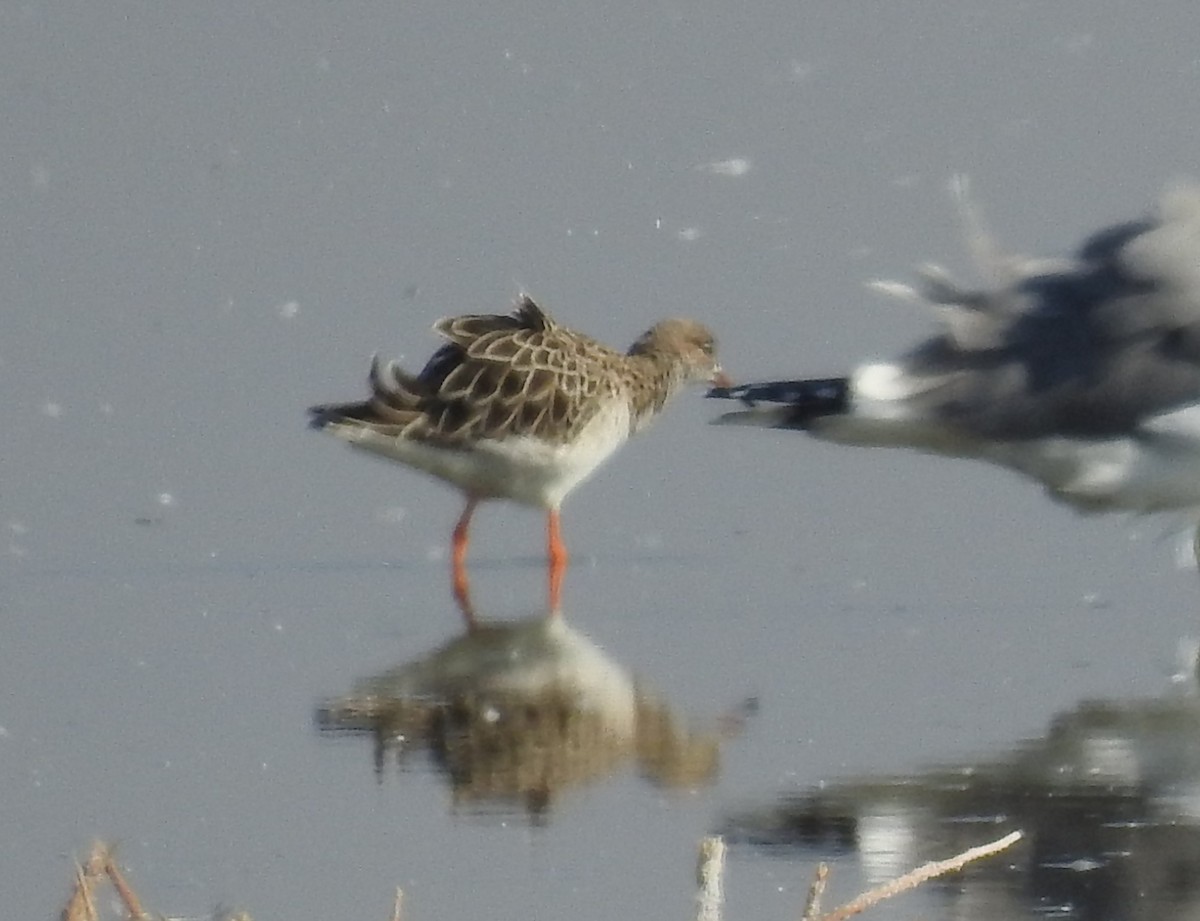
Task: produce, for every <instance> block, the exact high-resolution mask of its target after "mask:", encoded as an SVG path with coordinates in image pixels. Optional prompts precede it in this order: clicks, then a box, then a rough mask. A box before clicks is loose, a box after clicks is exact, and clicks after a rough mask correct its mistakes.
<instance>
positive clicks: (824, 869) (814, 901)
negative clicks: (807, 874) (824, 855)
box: [801, 863, 829, 921]
mask: <svg viewBox="0 0 1200 921" xmlns="http://www.w3.org/2000/svg"><path fill="white" fill-rule="evenodd" d="M827 879H829V865H828V864H826V863H819V864H817V872H816V873H814V874H813V881H812V885H811V886H809V887H808V898H807V899H806V900H805V902H804V914H803V915H801V918H802V921H816V919H817V918H818V917H819V916H820V914H821V896H822V895H823V894H824V893H825V881H826V880H827Z"/></svg>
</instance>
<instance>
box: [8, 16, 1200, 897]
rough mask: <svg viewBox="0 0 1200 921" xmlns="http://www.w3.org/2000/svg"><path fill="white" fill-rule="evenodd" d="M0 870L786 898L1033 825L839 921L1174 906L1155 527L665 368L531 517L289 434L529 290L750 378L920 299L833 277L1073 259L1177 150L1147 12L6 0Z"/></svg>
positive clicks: (1168, 601)
mask: <svg viewBox="0 0 1200 921" xmlns="http://www.w3.org/2000/svg"><path fill="white" fill-rule="evenodd" d="M0 21H2V26H3V27H2V28H0V52H2V53H0V73H2V74H3V76H4V77H5V78H6V80H5V85H6V86H7V87H9V88H10V91H9V92H8V93H6V94H4V98H3V100H0V108H2V111H3V115H4V120H5V124H6V126H8V127H7V130H6V132H5V140H4V142H3V143H4V147H5V154H6V156H5V158H4V165H3V167H2V170H0V181H2V182H3V189H4V197H5V215H6V227H7V231H8V232H7V235H6V239H7V241H8V246H7V247H6V248H5V257H4V265H5V271H4V272H0V303H2V304H3V307H2V308H0V382H2V384H3V390H4V394H5V399H4V401H2V404H0V421H2V423H3V426H4V430H5V431H6V433H7V437H6V441H5V446H4V448H3V450H0V483H3V488H2V489H0V527H2V528H3V537H4V539H3V541H0V549H3V551H4V552H3V554H2V555H0V612H2V615H3V617H2V622H3V624H4V626H3V641H2V642H0V777H3V780H4V782H3V785H2V787H0V822H3V825H4V827H5V829H7V830H8V833H7V834H5V835H4V836H3V840H2V842H0V868H2V869H0V891H3V892H4V912H3V913H4V914H5V916H8V917H14V918H39V917H43V918H44V917H51V916H54V914H55V913H56V912H57V911H58V910H59V909H60V908H61V905H62V902H63V899H64V898H65V894H66V890H67V887H68V883H69V880H70V878H71V873H72V872H73V871H72V866H73V864H72V858H73V857H74V856H76V855H79V854H81V853H83V852H84V851H85V850H86V848H87V846H88V844H89V842H90V841H91V840H92V839H93V838H94V837H103V838H105V839H110V840H115V841H116V842H118V844H119V848H120V851H119V853H120V857H121V859H122V861H123V863H124V864H125V866H126V867H128V869H129V871H130V874H131V876H132V878H133V880H134V882H135V884H136V885H137V886H138V888H139V889H140V891H141V892H142V895H143V896H144V898H145V899H146V901H147V903H148V904H149V905H151V906H153V907H154V908H156V909H158V910H162V911H165V912H169V913H172V914H177V915H184V916H196V915H201V914H204V913H205V912H209V911H211V910H212V909H213V908H214V907H216V906H218V905H220V904H227V905H229V904H231V905H237V906H241V907H245V908H246V909H248V910H249V911H251V912H252V914H253V915H254V916H255V917H256V918H328V917H356V918H359V917H360V918H382V917H386V916H387V915H386V912H388V911H389V910H390V903H391V898H392V891H393V887H395V886H397V885H398V886H402V887H404V889H405V892H406V894H407V901H406V912H407V915H406V916H407V917H410V918H416V919H421V918H434V917H436V918H468V917H482V916H487V917H491V918H495V919H497V921H502V919H522V921H527V919H530V918H557V917H564V916H570V917H573V918H578V919H580V921H586V919H589V918H613V917H622V918H636V917H646V918H667V917H689V916H690V915H691V913H692V910H693V909H692V901H691V899H692V893H693V888H694V864H695V853H696V846H697V843H698V841H699V839H700V837H701V836H702V835H704V834H706V833H709V832H712V831H723V832H725V833H727V834H728V836H729V838H730V841H731V843H732V845H733V847H732V851H731V856H730V864H729V868H728V877H727V889H728V897H729V906H728V917H729V918H731V919H733V918H747V919H749V918H768V917H773V918H779V917H794V916H795V915H796V914H797V913H798V911H799V909H800V906H801V904H802V902H803V898H804V893H805V891H806V889H807V886H808V881H809V879H810V877H811V873H812V868H813V867H814V865H815V864H816V863H817V862H818V861H819V860H827V861H829V862H830V863H831V865H832V867H833V881H832V885H831V891H830V894H829V896H828V897H827V901H828V902H829V903H830V904H833V903H834V902H836V901H837V900H839V899H841V898H845V897H849V896H850V895H852V894H854V893H855V892H857V891H858V888H859V887H860V886H862V885H865V884H866V883H869V882H875V881H878V880H880V879H883V878H886V877H888V876H889V875H891V874H893V873H895V872H899V871H901V870H903V869H906V868H908V867H910V866H912V865H913V864H915V863H918V862H920V861H922V860H926V859H930V858H934V857H941V856H946V855H948V854H949V853H951V852H953V851H955V850H957V849H959V848H962V847H966V846H968V845H970V844H974V843H977V842H979V841H983V840H989V839H991V838H994V837H998V836H999V835H1000V834H1002V833H1003V832H1005V831H1007V830H1009V829H1010V828H1012V827H1021V828H1023V829H1024V830H1025V831H1026V833H1027V836H1028V837H1027V840H1026V842H1025V843H1024V844H1022V845H1021V846H1020V847H1018V848H1017V849H1014V850H1013V851H1012V852H1011V853H1010V854H1008V855H1006V856H1005V857H1001V858H997V859H995V860H992V861H990V862H988V863H987V864H986V865H984V864H981V865H979V866H978V867H977V868H976V869H974V870H972V871H970V872H968V873H967V874H965V875H963V876H960V877H956V878H954V879H952V880H950V881H948V882H945V883H942V884H939V885H935V886H929V887H927V888H925V889H924V890H923V891H921V892H918V893H916V894H914V895H911V896H906V897H905V898H904V899H903V900H898V901H896V902H895V903H892V904H889V905H886V906H883V907H881V908H879V909H876V910H875V911H874V912H873V914H874V916H875V917H876V918H879V919H889V918H912V917H929V918H935V917H949V916H958V915H961V916H964V917H971V918H974V919H978V918H981V917H995V918H1005V919H1016V918H1023V917H1030V916H1040V915H1065V916H1070V917H1085V918H1117V917H1120V918H1129V917H1147V918H1149V917H1154V918H1155V919H1156V921H1161V919H1164V918H1172V917H1191V916H1193V915H1194V914H1195V912H1196V907H1195V904H1194V902H1195V885H1194V883H1193V882H1192V880H1193V879H1196V878H1200V852H1198V850H1197V841H1196V834H1195V831H1194V830H1195V829H1196V828H1197V827H1198V822H1197V815H1200V806H1198V805H1197V792H1196V791H1197V790H1198V789H1200V787H1198V786H1197V776H1198V765H1197V757H1198V755H1197V751H1196V746H1195V743H1194V739H1195V738H1196V729H1197V719H1198V716H1197V712H1196V704H1195V699H1194V698H1193V697H1191V696H1189V694H1188V690H1187V688H1185V687H1180V686H1178V684H1176V683H1174V682H1172V680H1171V676H1172V674H1173V673H1174V672H1175V670H1176V648H1177V645H1178V643H1179V641H1180V640H1181V639H1182V638H1185V637H1188V636H1195V635H1198V634H1200V587H1198V586H1197V584H1196V582H1197V579H1196V576H1195V573H1192V572H1186V571H1179V570H1177V569H1176V567H1175V563H1174V537H1173V534H1174V529H1175V527H1176V523H1173V522H1171V521H1158V520H1123V519H1120V518H1104V519H1083V518H1078V517H1076V516H1075V515H1073V514H1072V513H1070V512H1068V511H1064V510H1062V509H1060V508H1057V507H1054V506H1052V505H1051V504H1050V503H1048V502H1046V501H1045V499H1044V498H1043V497H1042V496H1041V495H1039V493H1038V491H1037V490H1036V489H1035V488H1034V487H1032V486H1029V485H1027V484H1024V483H1021V482H1019V481H1017V480H1015V479H1014V478H1012V477H1011V476H1009V475H1006V474H1003V473H1000V472H997V471H992V470H988V469H983V468H975V467H972V466H971V465H969V464H965V463H955V462H952V461H936V460H932V459H928V458H921V457H917V456H909V455H905V454H898V453H888V452H870V451H859V452H855V451H849V450H839V449H837V448H835V447H831V446H825V445H818V444H808V443H805V442H804V441H803V439H801V438H799V437H798V436H795V435H788V434H774V433H764V432H747V431H730V430H725V429H714V428H710V427H708V426H707V425H706V422H707V421H708V420H709V419H710V418H711V417H712V416H714V415H715V414H716V412H717V409H716V408H714V407H713V406H711V405H706V404H705V402H704V401H703V400H702V399H701V398H700V397H699V395H698V394H693V395H690V396H687V397H684V398H681V400H680V402H679V405H678V406H676V407H674V409H673V411H672V412H671V413H669V414H668V416H667V417H666V418H664V419H663V420H662V422H661V423H660V424H659V425H657V426H656V428H655V429H654V430H652V431H651V432H650V433H648V434H647V435H646V436H645V437H644V438H641V439H639V440H638V441H636V442H634V443H633V444H631V445H629V447H628V448H627V449H626V450H625V451H623V452H622V453H621V454H620V455H619V456H618V457H617V458H615V459H614V460H613V462H612V463H611V464H609V465H608V466H607V467H605V468H604V469H603V470H601V471H600V472H599V473H598V474H597V476H596V477H595V478H594V479H593V480H592V481H591V482H590V483H589V484H588V485H587V486H585V487H584V488H582V489H581V490H580V491H579V492H578V493H577V494H576V495H574V496H573V497H572V498H571V500H570V501H569V502H568V503H567V505H566V508H565V511H564V527H565V533H566V540H567V543H568V545H569V547H570V549H571V551H572V554H573V557H572V566H571V570H570V572H569V573H568V577H567V583H566V589H565V606H564V616H563V618H562V620H561V621H558V622H553V623H546V622H545V619H544V614H545V612H544V610H543V609H542V608H541V605H542V603H543V599H544V597H545V576H544V571H543V569H542V564H541V560H540V554H541V552H542V521H541V519H540V517H539V516H538V515H537V514H535V513H533V512H530V511H528V510H522V509H518V508H514V507H510V506H501V505H497V506H492V507H485V508H483V509H482V510H481V511H480V513H479V515H478V516H477V519H476V529H475V535H474V542H473V547H472V553H473V559H472V573H473V578H474V593H475V600H476V604H477V607H478V609H479V614H480V617H481V619H482V620H484V621H486V622H487V623H488V624H489V626H486V627H485V628H483V629H481V630H479V631H476V632H475V633H474V634H470V635H468V634H467V633H466V632H465V631H464V625H463V623H462V620H461V618H460V616H459V614H458V612H457V611H456V609H455V607H454V605H453V603H452V601H451V598H450V595H449V586H448V572H447V569H448V564H447V561H446V558H445V555H446V547H447V544H448V540H449V532H450V528H451V526H452V523H453V521H454V518H455V516H456V515H457V513H458V508H459V507H458V498H457V497H456V496H454V495H453V494H452V493H451V492H450V491H448V490H446V489H445V488H444V487H442V486H440V485H439V484H436V483H433V482H429V481H426V480H425V479H423V478H421V477H420V476H418V475H416V474H411V473H408V472H406V471H403V470H400V469H397V468H394V467H389V466H388V465H386V464H383V463H379V462H373V461H371V460H369V459H366V458H363V457H360V456H355V455H352V454H351V453H350V452H348V451H346V450H345V449H344V448H343V447H342V446H341V445H339V444H337V443H335V442H334V440H333V439H329V438H321V437H319V436H317V435H314V434H312V433H310V432H308V431H306V430H305V429H304V418H303V409H304V407H306V406H307V405H309V404H311V403H314V402H318V401H321V400H329V399H338V398H343V397H346V398H349V397H353V396H354V395H356V394H357V393H359V392H360V388H361V387H362V386H363V385H362V378H363V376H364V375H365V371H366V367H367V359H368V357H369V355H370V354H371V352H372V351H374V350H380V351H382V352H384V353H386V354H389V355H398V356H403V357H404V358H405V359H406V360H407V361H408V362H410V363H411V364H417V363H419V362H420V361H421V360H422V359H423V358H424V357H425V356H426V354H427V353H428V351H429V350H430V349H431V348H432V347H433V345H434V341H433V339H432V338H431V336H430V335H429V334H428V332H427V330H428V327H429V325H430V324H431V323H432V322H433V321H434V320H435V319H437V318H438V317H440V316H442V315H444V314H446V313H450V312H458V311H484V310H493V309H505V308H506V307H507V306H508V305H509V304H510V303H511V301H512V298H513V297H514V296H515V294H516V293H517V292H518V290H521V289H523V288H524V289H527V290H529V291H530V292H531V293H532V294H533V295H534V296H536V297H538V298H539V300H540V301H541V302H543V303H544V305H545V306H546V307H547V308H548V309H549V310H551V311H552V312H553V313H555V315H557V316H558V317H559V318H560V319H563V320H564V321H567V322H570V323H571V324H572V325H575V326H578V327H580V328H581V329H584V330H585V331H587V332H589V333H591V334H593V335H596V336H597V337H600V338H603V339H606V340H609V341H612V342H614V343H618V344H625V343H628V342H630V341H632V340H633V338H634V337H636V335H638V334H639V333H640V332H641V331H642V330H643V329H645V328H646V327H647V326H648V325H649V324H650V323H651V322H652V321H653V320H654V319H656V318H658V317H661V316H666V315H672V314H688V315H693V316H696V317H697V318H698V319H701V320H703V321H704V322H706V323H709V324H710V325H711V326H712V327H713V328H714V329H716V330H717V332H718V334H719V336H720V339H721V349H722V353H723V359H724V362H725V364H726V367H727V369H728V370H729V371H730V372H731V373H732V374H734V375H735V376H738V377H743V378H746V377H758V376H766V375H773V374H781V373H799V372H806V371H811V372H812V373H814V374H831V373H837V372H839V371H841V370H843V369H844V368H845V367H846V366H848V365H849V363H851V362H852V361H854V360H856V359H858V358H860V357H864V356H877V355H880V354H887V353H888V352H889V351H892V350H895V349H898V348H900V347H902V346H903V345H904V344H905V343H906V342H908V341H909V340H910V339H912V338H913V337H915V336H917V335H920V334H922V333H923V332H925V331H926V330H927V329H928V328H929V327H928V323H929V322H930V318H928V317H925V316H922V315H919V314H918V313H916V312H910V311H908V310H906V309H905V308H903V307H897V306H895V305H891V304H886V303H880V302H879V301H878V300H877V299H875V298H874V297H873V296H872V295H870V294H868V293H867V292H866V291H864V289H863V287H862V283H863V282H864V281H867V280H870V279H872V278H877V277H881V276H882V277H889V278H892V277H901V278H902V277H905V275H906V273H907V272H908V271H909V267H910V266H912V265H914V264H916V263H919V262H922V261H926V260H930V259H937V260H941V261H944V262H947V263H949V264H950V265H951V266H953V267H954V268H955V269H956V270H963V269H965V268H966V266H965V265H964V260H963V258H962V257H961V255H960V253H961V248H960V247H959V245H958V243H959V241H958V234H957V230H956V228H955V226H954V222H953V217H952V213H951V209H950V207H949V205H948V200H947V196H946V195H945V192H944V188H945V184H946V181H947V179H948V177H949V176H951V175H952V174H953V173H955V172H959V171H963V170H966V171H968V172H970V173H971V175H972V177H973V178H974V180H975V188H976V189H977V191H978V194H979V197H980V198H981V199H982V202H983V205H984V208H985V212H986V214H987V215H988V217H989V218H990V220H991V222H992V224H993V225H994V226H995V228H996V230H997V232H998V234H999V236H1000V237H1001V239H1002V240H1004V241H1006V242H1010V243H1011V244H1013V245H1014V247H1015V248H1017V249H1021V250H1025V251H1035V252H1049V253H1054V252H1061V251H1062V250H1064V249H1066V248H1069V247H1071V246H1072V245H1074V243H1075V242H1076V241H1077V240H1078V239H1079V238H1080V237H1081V235H1082V234H1083V233H1084V232H1086V231H1087V230H1088V229H1091V228H1094V227H1098V226H1100V225H1102V224H1104V223H1107V222H1111V221H1113V220H1119V219H1123V218H1126V217H1131V216H1134V215H1136V214H1138V213H1140V212H1141V211H1142V210H1143V209H1144V208H1146V207H1148V206H1149V205H1150V203H1151V202H1152V201H1153V200H1154V197H1155V195H1156V194H1157V192H1158V190H1159V189H1160V188H1161V186H1162V184H1163V183H1164V182H1165V181H1167V180H1168V179H1170V178H1171V177H1173V176H1176V175H1180V174H1186V173H1191V174H1195V173H1196V172H1197V167H1196V163H1195V151H1196V150H1197V149H1200V137H1198V134H1200V125H1198V123H1197V122H1196V120H1195V119H1194V118H1193V117H1191V113H1192V112H1193V111H1194V107H1195V99H1196V92H1197V81H1198V80H1200V70H1198V69H1197V67H1196V59H1195V57H1196V56H1195V49H1194V41H1193V40H1192V36H1194V35H1196V34H1197V29H1200V13H1197V12H1194V11H1192V10H1191V8H1190V7H1183V6H1181V7H1179V8H1178V9H1177V10H1175V11H1173V12H1172V11H1168V10H1166V9H1165V8H1163V9H1160V10H1158V12H1157V13H1156V15H1155V16H1154V17H1151V16H1147V15H1145V14H1144V13H1143V12H1142V11H1140V10H1135V9H1133V8H1132V7H1129V8H1126V7H1125V6H1121V5H1117V4H1102V5H1095V4H1076V3H1064V4H1055V5H1053V6H1044V5H1015V4H1014V5H1009V6H1001V7H996V6H995V5H993V4H948V3H947V4H936V3H935V4H926V5H922V6H919V7H906V8H905V9H904V10H900V9H896V10H894V11H889V10H882V9H871V10H865V9H859V8H856V7H852V6H848V5H847V6H837V7H832V6H831V7H829V8H828V9H827V10H825V9H823V10H801V9H798V8H794V7H793V6H792V5H788V4H767V5H766V6H763V7H761V8H756V9H755V10H753V11H745V10H739V11H738V12H737V14H736V16H735V15H734V12H733V8H732V7H726V6H722V5H720V4H701V5H699V6H680V5H678V4H671V3H657V4H651V5H649V6H645V5H642V6H638V5H629V6H628V7H625V8H622V7H619V6H618V7H612V6H611V5H609V6H605V7H604V8H603V9H601V8H599V7H597V8H595V9H589V8H574V7H564V6H561V5H545V4H537V3H528V4H525V3H508V4H502V5H500V6H495V5H492V6H489V8H488V9H487V10H484V11H480V10H472V11H471V14H470V15H463V14H462V12H461V11H456V10H454V9H453V8H452V7H450V6H443V5H429V6H427V7H423V8H419V7H412V6H403V7H400V6H398V7H394V8H389V9H387V10H376V11H374V12H372V13H365V12H363V13H355V12H351V11H348V10H342V9H341V8H335V7H330V6H328V5H326V4H312V3H300V4H288V5H283V4H272V3H263V4H258V5H255V6H252V7H246V6H244V5H242V4H215V5H214V4H210V5H207V6H205V7H203V8H200V7H196V8H194V9H193V8H188V9H186V10H178V9H177V10H172V11H169V10H166V9H165V8H161V7H159V6H157V5H152V4H136V3H135V4H123V5H113V4H89V5H76V6H71V5H69V4H68V5H59V6H45V5H38V4H25V5H15V6H13V7H11V8H9V9H7V10H6V11H5V12H3V13H0Z"/></svg>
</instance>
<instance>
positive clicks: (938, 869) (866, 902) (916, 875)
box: [821, 831, 1021, 921]
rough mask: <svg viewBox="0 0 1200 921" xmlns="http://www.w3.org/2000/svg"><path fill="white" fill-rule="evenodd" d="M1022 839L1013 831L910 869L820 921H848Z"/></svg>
mask: <svg viewBox="0 0 1200 921" xmlns="http://www.w3.org/2000/svg"><path fill="white" fill-rule="evenodd" d="M1019 840H1021V832H1019V831H1014V832H1012V833H1011V834H1007V835H1005V836H1004V837H1003V838H1000V839H999V840H998V841H993V842H991V843H990V844H981V845H979V847H973V848H969V849H967V850H965V851H963V852H962V853H961V854H959V855H958V856H957V857H951V858H950V859H949V860H934V861H931V862H930V863H927V864H923V865H922V866H919V867H917V868H916V869H915V870H910V871H909V872H908V873H905V874H904V875H903V876H900V877H897V878H896V879H894V880H891V881H890V882H887V883H884V884H883V885H882V886H877V887H876V888H874V889H871V890H869V891H867V892H864V893H863V894H862V895H860V896H858V897H857V898H855V899H852V900H851V901H849V902H847V903H846V904H845V905H842V906H841V907H840V908H835V909H834V910H833V911H831V912H830V913H829V914H827V915H824V916H823V917H822V918H821V921H845V919H847V918H850V917H853V916H854V915H857V914H859V913H860V912H863V911H866V910H867V909H868V908H870V907H871V906H872V905H877V904H879V903H880V902H882V901H883V900H884V899H890V898H891V897H892V896H894V895H899V894H900V893H901V892H907V891H908V890H910V889H915V888H916V887H917V886H919V885H921V883H923V882H926V881H927V880H931V879H933V878H934V877H937V876H944V875H945V874H947V873H953V872H954V871H955V870H961V869H962V868H963V867H965V866H966V865H967V864H969V863H971V862H972V861H975V860H980V859H981V858H984V857H990V856H991V855H993V854H998V853H999V852H1000V851H1002V850H1004V849H1005V848H1008V847H1011V846H1012V845H1014V844H1016V843H1017V842H1018V841H1019Z"/></svg>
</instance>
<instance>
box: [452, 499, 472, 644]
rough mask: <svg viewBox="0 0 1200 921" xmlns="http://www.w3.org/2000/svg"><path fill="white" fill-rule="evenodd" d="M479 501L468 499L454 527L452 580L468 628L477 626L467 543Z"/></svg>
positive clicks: (456, 599) (455, 595) (455, 598)
mask: <svg viewBox="0 0 1200 921" xmlns="http://www.w3.org/2000/svg"><path fill="white" fill-rule="evenodd" d="M478 504H479V500H478V499H476V498H475V497H474V496H468V497H467V507H466V508H464V509H463V513H462V514H461V515H460V516H459V517H458V523H457V524H456V525H455V526H454V538H453V542H452V543H451V560H452V563H451V569H450V573H451V579H452V580H453V585H454V600H455V601H457V602H458V609H459V610H460V611H462V615H463V618H464V619H465V620H466V621H467V626H468V627H473V626H475V609H474V607H472V605H471V586H470V583H469V582H468V580H467V543H468V542H469V539H470V534H469V531H470V527H471V516H472V515H473V514H475V506H477V505H478Z"/></svg>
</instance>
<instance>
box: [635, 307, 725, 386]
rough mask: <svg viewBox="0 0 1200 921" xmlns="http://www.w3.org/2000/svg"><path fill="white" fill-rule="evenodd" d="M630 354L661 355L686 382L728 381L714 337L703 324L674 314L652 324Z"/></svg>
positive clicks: (722, 383) (723, 382)
mask: <svg viewBox="0 0 1200 921" xmlns="http://www.w3.org/2000/svg"><path fill="white" fill-rule="evenodd" d="M629 354H630V355H646V356H661V357H662V358H666V359H668V360H670V361H672V362H674V363H676V364H677V365H678V366H679V368H680V369H681V371H682V372H683V378H684V380H686V381H689V382H691V381H708V382H709V383H711V384H713V385H714V386H716V387H728V386H730V385H731V384H732V381H731V380H730V378H729V376H728V375H726V374H725V372H724V371H722V370H721V364H720V362H718V361H717V340H716V338H715V337H714V336H713V334H712V332H711V331H710V330H709V328H708V327H707V326H705V325H704V324H703V323H697V322H696V321H695V320H688V319H683V318H680V317H674V318H672V319H669V320H663V321H661V322H660V323H656V324H655V325H654V326H652V327H651V328H650V329H648V330H647V331H646V332H645V333H643V334H642V336H641V337H640V338H639V339H638V341H637V342H635V343H634V344H633V345H632V346H630V348H629Z"/></svg>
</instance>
